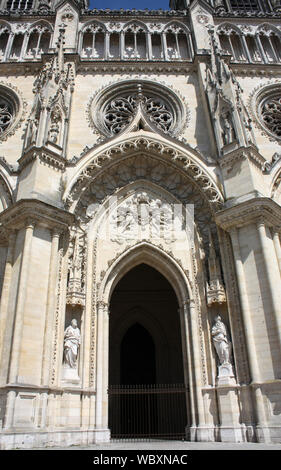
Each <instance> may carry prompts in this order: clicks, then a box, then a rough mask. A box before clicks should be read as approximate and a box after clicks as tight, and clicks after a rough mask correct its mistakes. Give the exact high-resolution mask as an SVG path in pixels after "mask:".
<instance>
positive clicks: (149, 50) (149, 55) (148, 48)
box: [145, 32, 153, 60]
mask: <svg viewBox="0 0 281 470" xmlns="http://www.w3.org/2000/svg"><path fill="white" fill-rule="evenodd" d="M145 37H146V58H147V59H148V60H152V59H153V57H152V44H151V33H149V32H146V33H145Z"/></svg>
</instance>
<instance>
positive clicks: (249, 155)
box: [219, 145, 267, 172]
mask: <svg viewBox="0 0 281 470" xmlns="http://www.w3.org/2000/svg"><path fill="white" fill-rule="evenodd" d="M239 160H248V161H250V162H251V163H253V164H254V165H255V166H256V167H258V168H259V169H260V171H262V172H263V171H264V169H265V164H266V162H267V161H266V159H265V158H264V157H263V156H262V155H261V154H260V153H259V151H258V150H257V148H256V147H254V146H252V145H251V146H249V147H239V148H238V149H235V150H233V151H232V152H229V153H227V154H226V155H224V156H222V157H221V158H220V159H219V164H220V167H221V168H222V169H224V168H226V169H232V167H233V165H234V164H235V163H237V162H238V161H239Z"/></svg>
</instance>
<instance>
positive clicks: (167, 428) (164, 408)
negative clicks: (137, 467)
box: [108, 384, 187, 440]
mask: <svg viewBox="0 0 281 470" xmlns="http://www.w3.org/2000/svg"><path fill="white" fill-rule="evenodd" d="M186 397H187V388H186V387H185V385H183V384H167V385H158V384H157V385H111V386H110V387H109V389H108V398H109V429H110V430H111V438H112V439H155V438H161V439H180V440H182V439H185V438H186V425H187V413H186Z"/></svg>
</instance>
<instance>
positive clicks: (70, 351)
mask: <svg viewBox="0 0 281 470" xmlns="http://www.w3.org/2000/svg"><path fill="white" fill-rule="evenodd" d="M80 344H81V335H80V330H79V328H78V325H77V320H75V318H74V319H73V320H72V321H71V324H70V325H69V326H68V327H67V328H66V330H65V332H64V345H63V346H64V348H63V356H64V364H65V365H66V366H67V367H69V368H71V369H77V357H78V350H79V346H80Z"/></svg>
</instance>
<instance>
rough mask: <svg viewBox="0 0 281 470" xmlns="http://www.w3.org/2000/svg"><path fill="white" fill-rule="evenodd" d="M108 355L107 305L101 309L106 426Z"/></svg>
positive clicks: (105, 420) (105, 419)
mask: <svg viewBox="0 0 281 470" xmlns="http://www.w3.org/2000/svg"><path fill="white" fill-rule="evenodd" d="M108 356H109V310H108V305H107V304H105V305H104V309H103V384H102V388H103V400H102V405H103V406H102V426H103V429H107V428H108V370H109V369H108V362H109V361H108Z"/></svg>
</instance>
